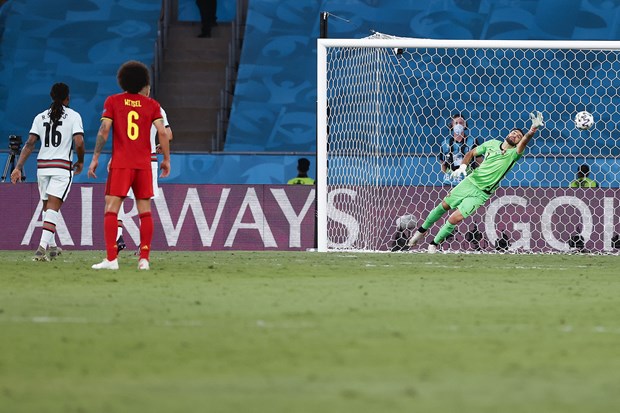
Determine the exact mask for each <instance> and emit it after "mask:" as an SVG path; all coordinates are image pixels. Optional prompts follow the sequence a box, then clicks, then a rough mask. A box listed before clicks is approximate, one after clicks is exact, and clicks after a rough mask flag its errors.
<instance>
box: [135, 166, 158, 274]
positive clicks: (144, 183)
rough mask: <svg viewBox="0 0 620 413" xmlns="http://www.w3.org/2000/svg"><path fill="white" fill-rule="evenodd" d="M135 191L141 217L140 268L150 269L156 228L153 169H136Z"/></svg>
mask: <svg viewBox="0 0 620 413" xmlns="http://www.w3.org/2000/svg"><path fill="white" fill-rule="evenodd" d="M133 192H134V195H135V196H136V207H137V208H138V216H139V217H140V249H139V251H140V258H139V261H138V269H140V270H148V269H149V267H150V266H149V256H150V253H151V242H152V241H153V229H154V227H153V216H152V215H151V198H152V197H153V174H152V170H151V169H142V170H137V171H136V179H135V181H134V184H133Z"/></svg>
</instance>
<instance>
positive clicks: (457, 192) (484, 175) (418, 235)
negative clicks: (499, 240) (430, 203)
mask: <svg viewBox="0 0 620 413" xmlns="http://www.w3.org/2000/svg"><path fill="white" fill-rule="evenodd" d="M530 119H531V122H532V126H531V127H530V130H529V131H528V132H527V133H525V134H524V133H523V131H522V130H521V129H519V128H514V129H512V130H511V131H510V133H509V134H508V136H506V138H505V139H504V141H503V142H502V141H500V140H497V139H492V140H489V141H486V142H484V143H483V144H482V145H480V146H477V147H476V148H474V149H472V150H470V151H469V152H467V154H465V157H464V158H463V162H462V163H461V166H459V168H458V169H457V170H455V171H453V172H452V176H453V177H454V178H458V177H460V176H466V177H465V179H463V181H461V183H459V184H458V185H457V186H456V187H455V188H454V189H452V191H450V192H449V193H448V195H447V196H446V198H445V199H444V200H443V201H441V203H440V204H439V205H437V206H436V207H435V209H433V210H432V211H431V212H430V214H428V216H427V217H426V220H425V221H424V222H423V223H422V226H421V227H420V228H418V230H417V231H416V232H415V234H413V236H412V237H411V238H410V239H409V242H408V244H409V246H410V247H413V246H414V245H416V244H417V243H418V242H420V240H421V239H422V238H424V234H426V231H428V229H429V228H430V227H431V226H432V225H433V224H434V223H435V222H437V221H438V220H439V218H441V217H442V215H443V214H445V213H446V212H448V211H449V210H450V209H454V208H456V211H454V212H453V213H452V214H451V215H450V216H449V217H448V221H447V222H446V223H445V224H444V225H443V226H442V227H441V228H440V229H439V232H438V233H437V235H436V236H435V238H434V239H433V241H431V243H430V244H429V246H428V252H430V253H434V252H437V249H438V248H439V245H440V244H441V243H442V242H443V240H445V239H446V237H448V236H449V235H450V234H452V232H453V231H454V229H455V228H456V226H457V225H458V224H459V223H460V222H461V221H462V220H463V219H465V218H467V217H468V216H470V215H471V214H473V213H474V211H476V209H478V208H479V207H480V206H481V205H482V204H484V203H485V202H486V201H487V200H488V199H489V198H490V197H491V195H492V194H493V192H494V191H495V190H496V189H497V188H498V187H499V183H500V181H501V180H502V179H503V178H504V176H506V174H507V173H508V171H510V169H512V167H513V166H514V164H515V162H516V161H517V160H519V159H520V158H521V157H522V156H523V152H524V151H525V147H526V146H527V144H528V143H529V141H530V139H532V137H533V136H534V134H535V133H536V130H538V128H539V127H541V126H543V125H544V122H543V115H542V113H540V112H533V113H531V114H530ZM482 155H484V161H483V162H482V164H481V165H480V166H479V167H478V168H477V169H475V170H474V171H473V172H472V173H471V174H470V175H467V165H468V164H469V163H470V162H471V160H472V159H473V158H474V157H475V156H482Z"/></svg>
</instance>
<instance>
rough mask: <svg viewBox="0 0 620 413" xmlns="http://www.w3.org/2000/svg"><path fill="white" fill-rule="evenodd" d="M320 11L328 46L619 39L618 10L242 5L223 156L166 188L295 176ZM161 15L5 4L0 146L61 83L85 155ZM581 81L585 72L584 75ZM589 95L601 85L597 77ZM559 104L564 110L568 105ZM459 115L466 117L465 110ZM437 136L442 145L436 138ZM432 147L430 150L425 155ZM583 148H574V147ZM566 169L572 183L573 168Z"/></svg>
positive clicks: (576, 3) (602, 5)
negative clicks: (375, 37) (79, 118)
mask: <svg viewBox="0 0 620 413" xmlns="http://www.w3.org/2000/svg"><path fill="white" fill-rule="evenodd" d="M218 3H219V2H218ZM221 3H222V4H228V5H227V6H226V7H224V6H220V5H219V4H218V18H220V19H225V18H228V17H227V16H232V13H233V12H231V11H230V10H232V8H231V6H230V5H231V4H232V3H234V0H231V1H229V2H228V3H227V2H221ZM178 5H179V10H178V16H177V17H178V19H179V20H186V21H191V20H192V19H196V18H197V17H196V16H197V10H195V8H194V7H195V4H194V2H193V0H179V1H178ZM222 7H223V8H222ZM226 10H228V11H226ZM321 11H327V12H329V13H330V20H329V31H328V37H343V38H361V37H366V36H368V35H369V34H371V33H372V31H373V30H374V31H378V32H382V33H389V34H393V35H396V36H402V37H422V38H442V39H548V40H567V39H576V40H577V39H578V40H594V39H601V40H609V39H617V38H618V35H619V34H620V28H619V27H618V25H617V24H615V16H616V15H617V14H618V13H619V12H620V6H619V5H617V4H616V2H610V1H598V2H593V1H586V0H583V1H581V0H540V1H520V2H488V1H467V2H463V1H460V2H459V1H454V2H452V1H449V2H420V1H415V0H403V1H397V2H396V1H388V0H348V1H333V0H329V1H327V0H323V1H320V2H301V1H298V0H280V1H277V2H274V1H272V0H252V1H250V2H249V10H248V14H247V28H246V31H245V36H244V47H243V50H242V54H241V58H240V66H239V70H238V76H237V83H236V87H235V91H234V98H233V102H232V111H231V114H230V119H229V121H228V129H227V133H226V141H225V146H224V153H223V154H221V155H220V154H217V155H216V154H211V155H197V154H192V155H189V156H188V157H186V158H182V159H180V158H177V159H180V160H178V161H177V162H178V163H179V164H180V165H179V167H177V169H176V170H177V171H179V172H178V175H176V174H175V176H174V177H173V178H171V179H172V180H173V181H174V180H176V181H174V182H196V181H197V180H200V182H202V183H220V182H222V180H224V181H225V182H227V183H248V182H251V183H276V182H278V181H280V182H283V181H284V180H285V177H286V176H289V175H290V174H291V173H293V172H294V170H295V164H296V159H297V158H298V157H299V155H304V156H307V155H312V154H313V153H314V152H315V149H316V148H315V135H316V125H315V122H316V116H315V105H316V38H317V37H318V35H319V13H320V12H321ZM159 13H160V2H157V1H155V2H151V1H131V2H122V1H94V0H80V1H77V0H58V1H54V2H49V1H43V0H11V1H9V2H8V3H6V4H5V5H4V6H3V7H2V8H1V9H0V18H1V19H2V23H0V28H2V29H3V31H4V33H3V34H2V42H1V44H0V57H1V59H0V116H1V118H2V119H3V121H2V122H1V123H0V140H2V139H5V137H6V136H8V135H9V134H15V133H19V134H25V132H24V131H26V130H27V128H28V127H29V124H30V122H31V116H32V113H33V110H34V108H39V107H40V106H42V105H45V104H46V103H47V102H48V100H49V97H48V96H47V94H46V91H47V90H49V84H50V83H51V82H52V81H64V82H66V83H68V84H70V85H71V87H72V95H73V96H72V98H73V99H72V105H73V106H74V107H75V108H76V109H78V110H79V111H80V112H81V113H82V114H83V117H84V122H85V128H86V129H87V130H90V131H93V132H91V133H90V134H88V133H87V148H92V146H93V140H94V131H96V128H97V126H98V123H99V113H100V109H101V105H102V102H103V99H104V98H105V96H107V95H108V94H110V93H114V92H115V91H117V89H118V88H117V85H116V81H115V78H114V74H115V72H116V69H117V68H118V65H119V64H120V63H121V62H122V61H124V60H127V56H131V58H135V59H138V60H142V61H144V62H146V63H147V64H148V63H150V62H152V59H153V43H154V41H155V37H156V21H157V19H158V16H159ZM77 33H79V35H76V34H77ZM580 70H581V69H580ZM591 74H594V75H595V70H590V71H585V72H584V75H586V76H589V75H591ZM482 75H485V74H484V73H483V74H482ZM541 76H544V72H541ZM430 81H432V79H430ZM592 86H593V87H602V86H601V85H600V82H599V83H597V80H596V79H593V80H592ZM611 87H612V88H617V84H616V83H615V82H614V83H613V84H612V85H611ZM560 104H561V105H564V107H565V108H566V110H572V107H571V102H560ZM464 109H465V111H467V112H468V113H469V115H470V117H475V114H476V108H475V107H468V108H464ZM173 121H174V119H171V122H173ZM196 121H200V119H196ZM487 121H489V122H492V121H493V119H489V120H487ZM436 136H437V138H436V139H441V136H442V133H440V132H439V131H438V133H437V135H436ZM566 139H567V137H563V136H558V137H557V142H558V144H557V145H556V146H555V147H556V148H564V149H562V150H566V148H567V147H568V146H567V145H564V144H563V142H564V141H565V140H566ZM591 139H603V140H605V143H606V144H607V147H614V145H610V143H612V142H615V141H617V140H618V136H600V135H597V134H596V132H595V131H593V134H592V135H591ZM436 144H437V142H432V141H429V145H430V146H434V145H436ZM587 144H588V141H582V142H578V145H573V147H576V148H578V147H579V146H583V145H587ZM533 147H536V145H534V146H533ZM243 153H250V155H248V156H251V158H244V156H245V155H243ZM269 154H274V155H273V156H268V155H269ZM275 154H277V155H275ZM540 155H541V156H542V155H544V154H540ZM577 155H578V154H577ZM3 159H5V158H2V157H0V162H2V161H3ZM575 161H576V162H581V161H582V160H580V159H576V160H575ZM432 165H433V164H432V162H431V163H430V164H429V167H430V168H432V167H433V166H432ZM568 170H569V172H568V173H569V174H571V173H572V172H570V171H572V168H568ZM216 171H217V172H216ZM196 175H199V176H198V177H197V176H196ZM412 179H413V180H415V179H414V178H412ZM566 179H568V178H566ZM563 180H564V179H562V178H560V179H559V181H558V186H560V185H563V183H564V182H560V181H563ZM551 185H554V184H553V183H551Z"/></svg>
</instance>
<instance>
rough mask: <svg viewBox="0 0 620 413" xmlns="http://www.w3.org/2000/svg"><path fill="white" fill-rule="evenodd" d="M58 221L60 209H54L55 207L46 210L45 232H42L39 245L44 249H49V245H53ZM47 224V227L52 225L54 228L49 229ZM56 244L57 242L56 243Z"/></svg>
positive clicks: (44, 218)
mask: <svg viewBox="0 0 620 413" xmlns="http://www.w3.org/2000/svg"><path fill="white" fill-rule="evenodd" d="M57 222H58V211H54V210H53V209H48V210H47V211H45V214H44V215H43V225H44V228H43V232H42V233H41V242H40V243H39V246H40V247H41V248H43V249H47V246H48V245H52V244H51V243H52V241H55V240H54V237H55V236H56V223H57ZM45 223H48V225H45ZM45 226H47V227H51V228H52V229H47V228H45ZM54 245H56V244H54Z"/></svg>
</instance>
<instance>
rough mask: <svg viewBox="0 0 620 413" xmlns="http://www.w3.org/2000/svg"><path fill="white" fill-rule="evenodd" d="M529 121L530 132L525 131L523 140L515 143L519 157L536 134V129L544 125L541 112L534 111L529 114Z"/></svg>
mask: <svg viewBox="0 0 620 413" xmlns="http://www.w3.org/2000/svg"><path fill="white" fill-rule="evenodd" d="M530 120H531V122H532V125H531V126H530V130H529V131H527V133H526V134H525V135H523V139H521V140H520V141H519V143H517V153H518V154H519V155H521V154H522V153H523V152H524V151H525V147H526V146H527V144H528V143H529V142H530V140H531V139H532V137H533V136H534V134H536V131H537V130H538V128H540V127H541V126H544V125H545V123H544V121H543V115H542V112H538V111H534V112H532V113H530Z"/></svg>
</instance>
